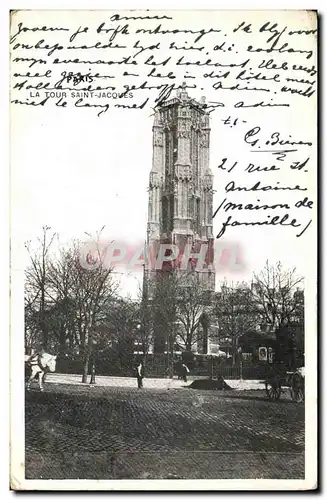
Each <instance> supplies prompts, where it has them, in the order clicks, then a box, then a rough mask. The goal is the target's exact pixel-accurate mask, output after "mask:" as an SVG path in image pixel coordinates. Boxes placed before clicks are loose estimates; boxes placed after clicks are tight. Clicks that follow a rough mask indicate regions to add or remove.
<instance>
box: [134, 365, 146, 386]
mask: <svg viewBox="0 0 327 500" xmlns="http://www.w3.org/2000/svg"><path fill="white" fill-rule="evenodd" d="M136 377H137V387H138V388H139V389H142V387H143V378H144V366H143V363H142V361H140V363H139V364H138V366H137V368H136Z"/></svg>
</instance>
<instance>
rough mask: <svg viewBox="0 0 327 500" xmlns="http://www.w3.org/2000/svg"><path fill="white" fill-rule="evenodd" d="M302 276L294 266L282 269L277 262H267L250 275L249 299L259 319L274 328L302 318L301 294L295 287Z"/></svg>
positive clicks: (302, 296) (300, 281)
mask: <svg viewBox="0 0 327 500" xmlns="http://www.w3.org/2000/svg"><path fill="white" fill-rule="evenodd" d="M302 283H303V277H299V276H297V274H296V269H295V268H293V269H284V268H283V266H282V264H281V263H280V262H278V263H277V264H276V265H270V264H269V262H268V261H267V262H266V265H265V267H264V269H263V270H262V271H261V272H260V273H258V274H254V276H253V283H252V287H251V289H252V298H253V301H254V303H255V304H256V307H257V309H258V313H259V314H260V317H261V319H262V322H263V323H265V324H266V325H268V328H269V329H270V330H271V331H275V330H277V329H279V328H282V327H283V326H286V325H288V324H289V323H293V322H298V323H299V322H301V321H303V316H304V294H303V292H301V290H300V289H299V287H300V286H301V285H302Z"/></svg>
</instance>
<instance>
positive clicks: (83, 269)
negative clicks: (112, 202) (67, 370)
mask: <svg viewBox="0 0 327 500" xmlns="http://www.w3.org/2000/svg"><path fill="white" fill-rule="evenodd" d="M100 233H101V232H100ZM100 233H98V234H97V238H96V241H95V243H94V252H93V255H92V259H93V262H94V265H92V266H85V262H83V252H82V248H81V243H80V242H75V243H74V246H73V249H72V295H73V300H74V302H75V308H76V322H77V328H78V330H79V338H80V346H81V348H82V351H83V353H84V370H83V377H82V382H84V383H85V382H86V381H87V375H88V369H89V361H90V357H91V354H92V350H93V348H94V343H95V341H96V339H95V334H96V329H97V326H98V325H99V324H100V323H101V321H102V320H103V311H104V309H105V306H106V304H107V303H108V302H109V301H110V300H111V298H112V296H113V294H114V293H115V290H116V288H117V287H116V284H115V283H114V281H113V279H112V268H111V267H107V266H106V262H105V252H103V251H102V250H103V249H101V248H100V245H99V239H100Z"/></svg>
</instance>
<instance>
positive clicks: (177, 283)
mask: <svg viewBox="0 0 327 500" xmlns="http://www.w3.org/2000/svg"><path fill="white" fill-rule="evenodd" d="M153 297H154V299H153V305H154V311H155V318H154V319H153V321H154V323H155V326H156V327H157V328H158V326H159V327H161V329H162V330H163V332H164V335H163V337H164V338H165V340H166V341H168V342H167V343H168V344H169V345H170V346H171V347H172V346H173V345H174V344H177V345H178V346H179V347H180V348H181V349H183V350H186V351H191V349H192V347H193V346H194V345H195V344H196V343H197V342H198V341H199V327H200V325H202V324H203V323H204V321H203V318H204V313H205V311H206V310H207V308H208V295H207V291H206V290H205V289H204V288H203V287H202V285H201V281H200V275H199V273H196V272H192V271H184V272H183V271H180V270H178V271H170V272H169V271H163V272H162V273H158V275H157V279H156V282H155V286H154V294H153Z"/></svg>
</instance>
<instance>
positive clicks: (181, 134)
mask: <svg viewBox="0 0 327 500" xmlns="http://www.w3.org/2000/svg"><path fill="white" fill-rule="evenodd" d="M177 138H178V139H189V138H190V132H189V131H187V130H179V131H178V132H177Z"/></svg>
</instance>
